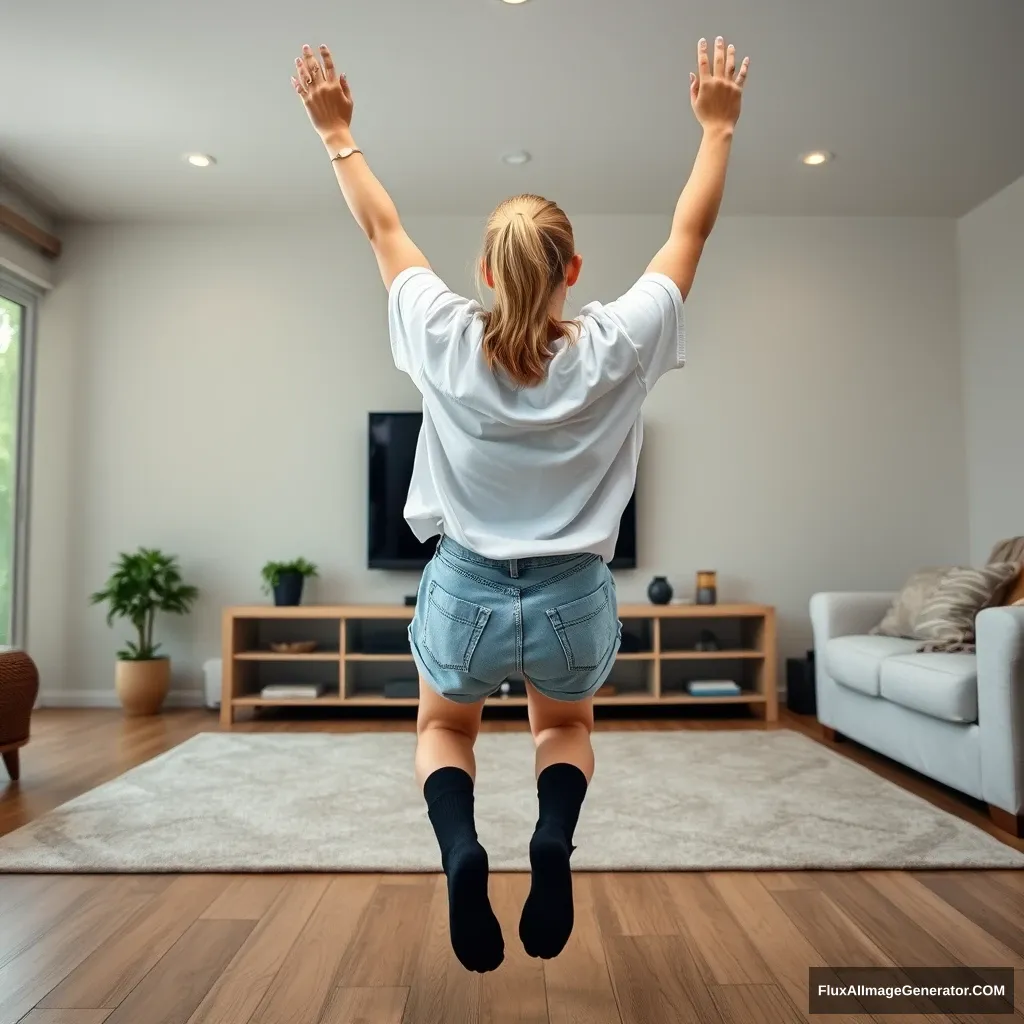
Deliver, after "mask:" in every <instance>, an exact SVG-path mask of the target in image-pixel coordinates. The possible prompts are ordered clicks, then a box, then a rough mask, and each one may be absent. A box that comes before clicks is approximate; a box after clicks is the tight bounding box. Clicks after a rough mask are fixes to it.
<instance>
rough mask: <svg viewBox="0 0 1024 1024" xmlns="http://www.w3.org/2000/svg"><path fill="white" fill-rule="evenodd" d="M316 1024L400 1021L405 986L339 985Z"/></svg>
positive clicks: (394, 1023)
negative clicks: (367, 986)
mask: <svg viewBox="0 0 1024 1024" xmlns="http://www.w3.org/2000/svg"><path fill="white" fill-rule="evenodd" d="M337 992H338V993H339V995H338V998H337V999H332V1001H331V1004H330V1005H329V1006H328V1008H327V1009H326V1010H325V1011H324V1015H323V1016H322V1017H321V1018H320V1020H319V1022H318V1024H402V1015H403V1013H404V1012H405V1003H406V1000H407V999H408V998H409V990H408V989H407V988H340V989H338V990H337Z"/></svg>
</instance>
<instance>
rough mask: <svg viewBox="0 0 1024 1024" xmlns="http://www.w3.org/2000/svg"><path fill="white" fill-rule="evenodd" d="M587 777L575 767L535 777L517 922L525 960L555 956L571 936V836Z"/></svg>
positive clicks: (546, 771)
mask: <svg viewBox="0 0 1024 1024" xmlns="http://www.w3.org/2000/svg"><path fill="white" fill-rule="evenodd" d="M586 795H587V777H586V776H585V775H584V774H583V772H581V771H580V770H579V768H577V767H576V765H574V764H552V765H549V766H548V767H547V768H545V769H544V771H542V772H541V773H540V775H539V776H538V777H537V798H538V801H539V803H540V816H539V817H538V819H537V829H536V831H535V832H534V833H533V838H532V839H531V840H530V870H531V883H530V895H529V896H528V897H527V899H526V905H525V906H524V907H523V916H522V917H521V918H520V920H519V937H520V938H521V939H522V940H523V948H524V949H525V950H526V952H527V953H529V954H530V956H539V957H542V958H543V959H545V960H550V959H551V958H552V957H556V956H558V954H559V953H561V952H562V950H563V949H564V948H565V944H566V943H567V942H568V941H569V936H570V935H572V926H573V907H572V872H571V871H570V869H569V858H570V857H571V856H572V851H573V850H575V849H576V847H574V846H573V845H572V835H573V832H574V831H575V830H576V822H577V821H578V820H579V816H580V808H581V807H582V806H583V798H584V797H585V796H586Z"/></svg>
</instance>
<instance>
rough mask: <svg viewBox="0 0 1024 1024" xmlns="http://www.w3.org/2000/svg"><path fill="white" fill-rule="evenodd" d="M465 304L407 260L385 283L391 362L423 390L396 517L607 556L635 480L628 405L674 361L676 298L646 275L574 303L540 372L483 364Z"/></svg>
mask: <svg viewBox="0 0 1024 1024" xmlns="http://www.w3.org/2000/svg"><path fill="white" fill-rule="evenodd" d="M480 311H481V307H480V305H479V304H478V303H476V302H474V301H472V300H470V299H465V298H463V297H462V296H460V295H456V294H455V293H454V292H452V291H451V290H450V289H449V288H448V287H446V285H445V284H444V282H443V281H441V279H440V278H439V277H437V275H436V274H434V273H433V272H432V271H430V270H427V269H425V268H423V267H413V268H410V269H408V270H405V271H403V272H402V273H401V274H399V275H398V277H396V278H395V280H394V282H393V283H392V285H391V292H390V295H389V300H388V318H389V321H390V330H391V347H392V351H393V353H394V357H395V365H396V366H397V367H398V368H399V369H400V370H402V371H404V372H406V373H408V374H409V376H410V377H411V378H412V379H413V381H414V382H415V384H416V386H417V388H418V389H419V391H420V392H421V394H422V395H423V427H422V429H421V431H420V436H419V441H418V443H417V446H416V459H415V464H414V467H413V474H412V482H411V484H410V487H409V497H408V501H407V504H406V507H405V517H406V520H407V522H408V523H409V526H410V527H411V528H412V530H413V532H414V533H415V534H416V536H417V537H418V538H419V539H420V540H421V541H426V540H429V539H430V538H431V537H434V536H437V535H438V534H444V535H446V536H449V537H451V538H452V540H454V541H457V542H458V543H459V544H461V545H463V546H464V547H466V548H469V549H470V550H471V551H475V552H476V553H477V554H479V555H483V556H484V557H485V558H495V559H506V558H529V557H531V556H533V557H538V556H542V555H564V554H576V553H580V552H589V553H593V554H597V555H600V556H601V557H602V558H604V559H605V560H606V561H610V560H611V558H612V555H613V553H614V551H615V542H616V539H617V537H618V530H619V521H620V519H621V518H622V513H623V511H624V510H625V507H626V504H627V503H628V501H629V499H630V496H631V495H632V493H633V487H634V484H635V481H636V468H637V461H638V459H639V457H640V446H641V444H642V443H643V424H642V421H641V418H640V407H641V405H642V404H643V402H644V399H645V398H646V397H647V394H648V392H649V391H650V389H651V388H652V387H653V386H654V383H655V381H657V379H658V378H659V377H660V376H661V375H662V374H663V373H665V372H667V371H668V370H673V369H677V368H679V367H681V366H682V365H683V362H684V358H685V333H684V321H683V299H682V296H681V294H680V292H679V288H678V287H677V286H676V284H675V282H673V281H672V280H671V279H670V278H668V277H665V276H664V275H662V274H645V275H644V276H643V277H641V278H640V280H639V281H637V283H636V284H635V285H633V287H632V288H630V289H629V291H628V292H626V294H625V295H623V296H622V297H621V298H620V299H617V300H616V301H614V302H611V303H608V304H607V305H602V304H601V303H599V302H594V303H591V304H590V305H588V306H585V307H584V308H583V310H582V311H581V313H580V316H579V320H580V323H581V324H582V330H581V331H580V335H579V340H578V341H576V342H575V343H568V342H559V343H557V349H556V353H555V355H554V356H553V357H552V359H551V361H550V363H549V365H548V374H547V377H546V378H545V380H544V381H543V382H541V383H540V384H538V385H536V386H533V387H521V386H516V385H514V384H512V383H511V382H510V381H509V380H508V378H507V377H506V376H505V375H504V373H503V372H501V371H500V370H497V371H492V370H490V369H489V368H488V366H487V363H486V361H485V359H484V357H483V353H482V342H483V322H482V320H481V318H480V317H479V316H478V314H479V313H480Z"/></svg>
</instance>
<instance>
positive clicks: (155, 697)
mask: <svg viewBox="0 0 1024 1024" xmlns="http://www.w3.org/2000/svg"><path fill="white" fill-rule="evenodd" d="M170 685H171V659H170V658H153V659H152V660H150V661H119V662H118V663H117V671H116V673H115V675H114V688H115V689H116V690H117V696H118V699H119V700H120V701H121V706H122V707H123V708H124V712H125V714H126V715H132V716H135V715H155V714H157V713H158V712H159V711H160V706H161V705H162V704H163V702H164V698H165V697H166V696H167V690H168V689H169V688H170Z"/></svg>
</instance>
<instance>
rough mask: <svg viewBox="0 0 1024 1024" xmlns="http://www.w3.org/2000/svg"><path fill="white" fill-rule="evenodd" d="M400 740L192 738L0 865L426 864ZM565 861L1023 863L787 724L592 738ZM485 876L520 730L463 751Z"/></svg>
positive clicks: (44, 825) (24, 837)
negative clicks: (473, 766) (468, 758)
mask: <svg viewBox="0 0 1024 1024" xmlns="http://www.w3.org/2000/svg"><path fill="white" fill-rule="evenodd" d="M413 743H414V737H413V736H412V735H411V734H408V733H398V734H396V733H357V734H349V735H330V734H325V733H308V734H301V733H300V734H294V733H291V734H286V733H285V734H283V733H276V734H267V733H263V734H253V733H225V734H221V733H203V734H200V735H198V736H195V737H193V738H192V739H190V740H189V741H188V742H187V743H184V744H182V745H181V746H179V747H176V748H174V749H173V750H170V751H168V752H167V753H166V754H162V755H161V756H159V757H157V758H154V759H153V760H152V761H149V762H147V763H146V764H143V765H140V766H139V767H138V768H135V769H133V770H132V771H130V772H128V773H127V774H125V775H122V776H121V777H120V778H117V779H114V780H113V781H111V782H108V783H106V784H105V785H103V786H100V787H99V788H97V789H94V790H92V791H91V792H89V793H86V794H84V795H83V796H80V797H78V798H77V799H75V800H72V801H71V802H70V803H67V804H64V805H63V806H62V807H59V808H57V809H56V810H54V811H52V812H50V813H49V814H46V815H44V816H43V817H42V818H40V819H38V820H37V821H34V822H32V823H31V824H29V825H26V826H25V827H24V828H21V829H19V830H18V831H16V832H14V833H12V834H10V835H8V836H7V837H6V838H5V839H2V840H0V871H8V872H14V871H24V872H65V871H72V872H97V871H103V872H106V871H125V872H153V871H436V870H438V868H439V857H438V852H437V845H436V843H435V841H434V837H433V833H432V832H431V829H430V825H429V824H428V822H427V818H426V814H425V813H424V807H423V802H422V799H421V796H420V793H419V792H418V790H417V788H416V785H415V783H414V781H413V778H412V755H413ZM594 746H595V748H596V750H597V761H598V774H597V776H596V777H595V779H594V782H593V785H592V787H591V791H590V794H589V795H588V798H587V802H586V804H585V806H584V810H583V815H582V817H581V819H580V824H579V828H578V829H577V832H576V836H577V839H576V842H577V846H578V850H577V852H576V854H575V855H574V857H573V864H574V866H575V867H576V868H577V869H581V870H595V871H600V870H690V869H699V870H711V869H714V870H724V869H745V868H756V869H772V868H783V869H788V870H796V869H800V868H955V867H964V868H966V867H973V868H1008V867H1022V866H1024V855H1022V854H1019V853H1017V852H1015V851H1014V850H1013V849H1011V848H1010V847H1008V846H1006V845H1004V844H1002V843H1000V842H999V841H998V840H996V839H994V838H992V837H991V836H989V835H987V834H986V833H984V832H982V831H981V830H980V829H977V828H975V827H974V826H973V825H969V824H967V823H966V822H964V821H961V820H960V819H959V818H956V817H953V816H952V815H950V814H946V813H945V812H943V811H940V810H938V809H937V808H935V807H933V806H932V805H931V804H929V803H927V802H926V801H924V800H922V799H920V798H918V797H916V796H913V795H912V794H910V793H907V792H905V791H904V790H902V789H900V788H899V787H898V786H895V785H893V784H892V783H890V782H887V781H886V780H884V779H882V778H880V777H878V776H877V775H875V774H873V773H872V772H870V771H868V770H867V769H866V768H862V767H861V766H860V765H857V764H854V763H853V762H851V761H848V760H847V759H845V758H844V757H842V756H840V755H839V754H836V753H834V752H832V751H830V750H828V749H827V748H826V747H823V746H821V745H819V744H817V743H814V742H813V741H811V740H809V739H807V738H806V737H804V736H800V735H798V734H797V733H793V732H786V731H779V732H654V733H644V732H601V733H598V734H596V735H595V737H594ZM477 758H478V780H477V824H478V829H479V832H480V838H481V841H482V842H483V844H484V845H485V846H486V848H487V850H488V852H489V855H490V860H491V866H492V868H493V869H495V870H502V871H506V870H507V871H520V870H524V869H526V868H527V859H526V849H527V843H528V841H529V838H530V833H531V831H532V829H533V824H534V821H535V819H536V796H535V786H534V780H533V776H532V760H533V750H532V744H531V741H530V737H529V735H527V734H525V733H486V734H484V735H482V736H481V737H480V740H479V743H478V748H477Z"/></svg>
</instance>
